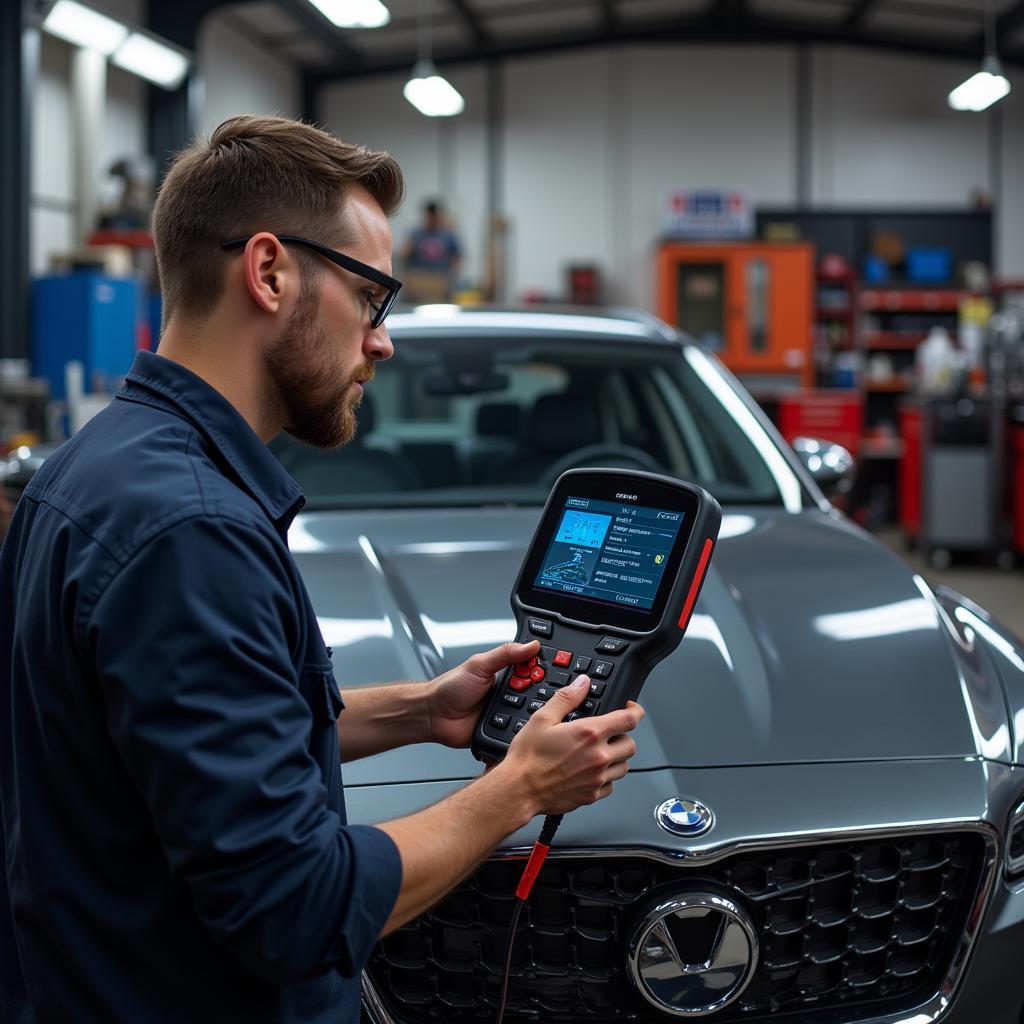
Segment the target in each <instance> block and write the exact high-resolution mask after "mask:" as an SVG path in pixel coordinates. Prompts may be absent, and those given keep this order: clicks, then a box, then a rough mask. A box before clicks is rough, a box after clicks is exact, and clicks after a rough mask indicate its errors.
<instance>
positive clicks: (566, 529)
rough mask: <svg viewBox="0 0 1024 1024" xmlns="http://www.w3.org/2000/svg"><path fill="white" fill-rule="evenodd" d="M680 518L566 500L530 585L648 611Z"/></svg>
mask: <svg viewBox="0 0 1024 1024" xmlns="http://www.w3.org/2000/svg"><path fill="white" fill-rule="evenodd" d="M684 518H685V513H684V512H681V511H678V510H676V511H670V510H667V509H660V508H647V507H645V506H643V505H629V504H622V503H619V502H612V501H601V500H598V499H595V498H585V497H579V496H570V497H568V498H567V499H566V502H565V507H564V508H563V509H562V513H561V517H560V519H559V521H558V526H557V528H556V530H555V534H554V536H553V537H552V539H551V543H550V544H549V545H548V549H547V551H546V552H545V555H544V558H543V559H542V561H541V564H540V571H539V572H538V573H537V576H536V578H535V579H534V581H533V585H534V587H536V588H538V589H541V590H552V591H558V592H560V593H563V594H566V595H574V594H575V595H579V596H580V597H584V598H589V599H591V600H594V601H602V602H606V603H608V604H614V605H619V606H627V607H632V608H637V609H645V610H646V609H650V608H651V606H652V605H653V604H654V601H655V598H656V596H657V594H658V587H659V586H660V585H661V582H662V578H663V577H664V574H665V569H666V568H667V567H668V564H669V556H670V555H671V553H672V547H673V545H674V544H675V542H676V539H677V538H678V536H679V530H680V527H681V526H682V525H683V520H684Z"/></svg>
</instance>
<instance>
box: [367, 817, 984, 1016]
mask: <svg viewBox="0 0 1024 1024" xmlns="http://www.w3.org/2000/svg"><path fill="white" fill-rule="evenodd" d="M984 852H985V851H984V840H983V839H982V838H981V836H979V835H976V834H973V833H947V834H937V835H926V836H913V837H905V838H890V839H885V840H872V841H865V842H857V843H845V844H843V845H834V844H833V845H822V846H817V847H800V848H788V849H778V850H772V851H768V852H757V853H745V854H738V855H735V856H732V857H728V858H725V859H723V860H720V861H717V862H716V863H713V864H708V865H703V866H702V865H692V864H689V865H688V864H665V863H663V862H661V861H659V860H653V859H648V858H644V857H640V856H621V857H620V856H616V855H614V854H609V856H608V857H607V858H590V857H586V858H585V857H580V858H574V857H572V856H567V857H558V858H551V859H549V860H548V862H547V864H545V866H544V868H543V870H542V872H541V874H540V877H539V879H538V881H537V883H536V885H535V886H534V889H533V893H532V895H531V897H530V901H529V903H528V904H527V905H526V907H525V908H524V910H523V914H522V917H521V918H520V923H519V927H518V930H517V935H516V943H515V948H514V951H513V961H512V964H513V966H512V980H511V984H510V986H509V999H508V1007H507V1009H506V1014H505V1020H506V1021H508V1022H510V1024H512V1022H516V1021H537V1020H541V1019H543V1020H544V1021H545V1022H550V1024H558V1022H564V1024H568V1022H576V1021H587V1022H608V1024H611V1022H612V1021H621V1020H624V1019H625V1020H630V1021H635V1022H643V1024H656V1022H657V1024H664V1021H665V1020H666V1017H665V1015H664V1014H663V1013H661V1012H659V1011H658V1010H656V1009H655V1008H654V1007H652V1006H651V1004H649V1003H648V1002H646V1001H645V1000H644V999H643V998H642V997H641V996H640V995H639V993H638V992H637V991H636V988H635V986H634V984H633V982H632V980H631V979H630V975H629V968H628V964H627V952H626V947H627V945H628V942H629V939H630V937H631V936H632V934H633V931H634V929H635V928H636V926H637V924H638V919H639V917H640V916H641V911H642V909H643V908H644V907H645V906H649V904H650V900H651V898H652V896H657V895H660V894H661V892H662V891H664V893H665V894H671V893H672V892H673V891H678V890H679V889H681V888H686V887H688V888H692V887H693V886H694V885H697V886H698V887H699V886H700V884H702V883H703V884H709V883H710V884H712V885H713V886H715V887H716V888H718V889H722V888H724V889H726V890H728V891H729V892H730V893H731V894H732V895H733V897H734V898H735V899H736V900H737V901H738V902H739V903H741V904H742V905H743V906H744V907H745V908H746V910H747V912H748V913H749V914H750V916H751V918H752V920H753V921H754V924H755V927H756V929H757V933H758V941H759V943H760V957H759V961H758V966H757V971H756V973H755V976H754V978H753V980H752V982H751V983H750V986H749V987H748V988H747V989H746V991H745V992H744V993H743V995H742V997H741V998H740V1000H739V1001H737V1002H736V1003H733V1004H732V1005H731V1006H729V1007H728V1008H726V1009H725V1010H723V1011H721V1012H720V1013H718V1014H716V1015H715V1016H714V1018H713V1019H714V1020H715V1022H716V1024H719V1022H721V1024H725V1022H727V1021H743V1022H754V1021H761V1020H767V1018H768V1017H769V1016H771V1017H772V1019H773V1020H774V1021H778V1020H779V1019H780V1018H779V1015H780V1014H781V1015H783V1018H782V1019H785V1017H786V1015H790V1014H791V1015H792V1016H793V1018H794V1019H800V1018H801V1015H802V1014H803V1013H806V1012H807V1011H808V1010H811V1009H813V1010H814V1011H815V1014H816V1015H818V1014H825V1013H828V1014H829V1019H834V1020H855V1019H858V1018H861V1017H870V1016H874V1015H876V1014H881V1013H888V1012H898V1011H900V1010H903V1009H910V1008H912V1007H914V1006H916V1005H919V1004H920V1003H922V1002H924V1001H925V1000H927V999H929V998H930V997H932V996H933V995H934V994H935V993H936V991H937V990H938V989H939V988H940V986H941V983H942V980H943V978H944V977H945V976H946V974H947V972H948V970H949V967H950V963H951V961H952V959H953V956H954V953H955V951H956V948H957V946H958V944H959V942H960V939H961V937H962V935H963V931H964V928H965V926H966V921H967V915H968V914H969V912H970V910H971V906H972V903H973V902H974V900H975V897H976V895H977V893H978V888H979V884H980V880H981V872H982V868H983V863H984ZM522 868H523V862H522V861H519V860H517V861H510V860H494V861H488V862H486V863H485V864H483V865H482V866H481V867H480V869H479V870H478V871H477V872H476V873H475V874H474V875H472V876H471V877H470V878H469V879H467V881H466V882H464V883H463V884H462V885H461V886H459V888H457V889H456V890H454V891H453V892H452V893H451V894H450V895H449V896H448V897H447V898H446V899H445V900H444V901H443V902H442V903H440V904H438V905H437V906H436V907H434V908H433V909H432V910H431V911H429V912H428V913H427V914H425V915H423V916H422V917H420V918H418V919H417V920H415V921H413V922H411V923H410V924H408V925H406V926H405V927H403V928H401V929H399V930H397V931H396V932H394V933H392V934H391V935H389V936H388V937H387V938H385V939H384V940H383V941H382V942H381V943H380V944H378V946H377V949H376V950H375V952H374V955H373V957H372V958H371V961H370V964H369V966H368V972H369V975H370V978H371V980H372V982H373V984H374V987H375V988H376V990H377V994H378V996H379V997H380V999H381V1000H382V1002H383V1003H384V1005H385V1007H386V1008H387V1010H388V1012H389V1013H390V1015H391V1016H392V1018H393V1019H394V1020H396V1021H401V1022H403V1024H416V1022H427V1021H431V1022H436V1021H452V1022H457V1021H481V1020H486V1019H489V1018H490V1019H493V1016H494V1012H495V1009H496V1007H497V998H498V995H499V986H500V978H501V971H502V968H503V962H504V955H505V946H506V941H507V935H508V925H509V922H510V920H511V915H512V909H513V906H514V896H513V891H514V889H515V886H516V883H517V882H518V880H519V876H520V874H521V873H522ZM654 890H658V892H657V893H655V892H653V891H654Z"/></svg>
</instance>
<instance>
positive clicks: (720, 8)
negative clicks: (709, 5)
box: [711, 0, 747, 25]
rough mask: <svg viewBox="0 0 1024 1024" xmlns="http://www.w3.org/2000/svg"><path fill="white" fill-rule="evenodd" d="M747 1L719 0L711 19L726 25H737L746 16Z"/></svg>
mask: <svg viewBox="0 0 1024 1024" xmlns="http://www.w3.org/2000/svg"><path fill="white" fill-rule="evenodd" d="M746 9H747V0H718V2H717V3H716V4H715V6H714V8H713V10H712V13H711V17H712V18H713V19H714V20H715V21H717V22H719V23H721V24H725V25H737V24H739V23H740V22H742V21H743V19H744V17H745V16H746V13H747V11H746Z"/></svg>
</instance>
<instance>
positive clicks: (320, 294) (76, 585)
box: [0, 117, 643, 1024]
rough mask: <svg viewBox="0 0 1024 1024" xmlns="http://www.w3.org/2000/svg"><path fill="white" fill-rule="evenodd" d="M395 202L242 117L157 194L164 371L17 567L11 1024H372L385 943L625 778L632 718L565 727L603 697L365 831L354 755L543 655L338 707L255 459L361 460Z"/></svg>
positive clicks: (377, 175)
mask: <svg viewBox="0 0 1024 1024" xmlns="http://www.w3.org/2000/svg"><path fill="white" fill-rule="evenodd" d="M402 189H403V185H402V176H401V172H400V170H399V168H398V166H397V165H396V164H395V162H394V160H393V159H392V158H391V157H390V156H388V155H387V154H385V153H375V152H371V151H368V150H366V149H363V148H360V147H357V146H352V145H347V144H344V143H342V142H340V141H338V140H337V139H335V138H334V137H332V136H330V135H328V134H326V133H325V132H322V131H320V130H319V129H316V128H313V127H310V126H308V125H304V124H301V123H299V122H295V121H289V120H286V119H282V118H251V117H239V118H234V119H232V120H230V121H227V122H225V123H224V124H222V125H221V126H220V127H219V128H218V129H216V131H215V132H214V133H213V135H212V137H211V138H210V140H209V141H208V142H203V141H197V142H196V143H195V144H194V145H192V146H191V147H190V148H189V149H187V150H185V151H184V152H183V153H182V154H181V155H180V156H179V157H178V159H177V160H176V162H175V164H174V166H173V168H172V170H171V171H170V173H169V174H168V177H167V179H166V181H165V183H164V185H163V188H162V190H161V193H160V197H159V200H158V203H157V206H156V210H155V214H154V233H155V241H156V253H157V260H158V268H159V274H160V280H161V286H162V293H163V297H164V329H163V332H162V337H161V341H160V346H159V349H158V352H157V353H149V352H142V353H139V355H138V357H137V359H136V361H135V363H134V365H133V368H132V370H131V372H130V374H129V375H128V378H127V381H126V383H125V386H124V388H123V389H122V391H121V392H120V393H119V395H118V396H117V397H116V399H115V400H114V401H113V402H112V403H111V405H110V406H109V407H108V408H107V409H106V410H104V411H103V412H102V413H100V414H99V415H98V416H97V417H95V418H94V419H93V420H92V421H91V422H90V423H89V424H87V425H86V427H85V428H84V429H83V430H82V431H80V432H79V433H78V434H77V435H76V436H75V437H74V438H72V439H71V440H70V441H69V442H67V444H65V445H63V446H62V447H61V448H60V449H59V450H58V452H57V453H56V454H55V455H53V456H52V457H51V458H50V459H48V460H47V462H46V464H45V466H44V467H43V469H42V470H41V471H40V472H39V473H38V474H37V476H36V477H35V479H34V480H33V481H32V483H31V485H30V486H29V487H28V489H27V491H26V493H25V495H24V498H23V500H22V501H21V502H20V504H19V505H18V508H17V510H16V512H15V515H14V519H13V521H12V524H11V528H10V532H9V535H8V538H7V540H6V542H5V545H4V548H3V553H2V556H0V602H2V607H3V615H2V624H0V657H2V659H3V663H4V665H5V668H6V678H7V683H6V684H5V690H6V692H5V693H4V694H3V699H2V700H0V748H2V754H0V758H2V762H0V775H2V780H0V797H2V812H3V839H4V843H3V847H2V849H3V856H4V869H5V870H4V871H3V872H2V873H0V894H2V899H0V904H2V906H0V1018H2V1019H3V1020H4V1021H5V1022H19V1024H20V1022H25V1021H62V1022H63V1021H68V1020H73V1021H93V1020H95V1021H105V1022H107V1021H119V1022H120V1021H123V1022H131V1024H138V1022H142V1021H144V1022H146V1024H154V1022H160V1021H168V1022H172V1021H173V1022H181V1021H198V1020H232V1021H239V1020H245V1021H246V1022H248V1024H253V1022H262V1021H331V1022H334V1024H338V1022H350V1024H354V1022H356V1021H357V1020H358V1017H359V995H360V993H359V974H360V971H361V969H362V967H363V965H364V964H365V962H366V960H367V958H368V957H369V955H370V952H371V949H372V947H373V945H374V943H375V942H376V941H377V940H378V938H379V937H380V936H381V935H382V934H386V933H387V932H389V931H391V930H392V929H394V928H397V927H399V926H400V925H402V924H403V923H404V922H406V921H409V920H410V919H412V918H414V917H416V916H417V915H418V914H420V913H422V912H423V911H424V910H425V909H427V908H428V907H429V906H431V905H432V904H433V903H435V902H436V901H437V900H438V899H439V898H440V897H441V896H443V895H444V893H446V892H447V891H448V890H450V889H451V888H452V887H453V886H454V885H456V884H457V883H458V882H459V881H460V880H461V879H462V878H463V877H464V876H465V875H466V874H468V873H469V872H470V871H471V870H472V869H473V868H474V867H475V866H476V865H477V864H478V863H479V862H480V861H481V860H482V859H483V858H484V857H486V856H487V855H488V853H489V852H490V851H491V850H492V849H493V848H494V847H495V846H496V845H497V844H498V843H499V842H501V840H502V839H504V838H505V837H506V836H508V835H509V834H510V833H512V832H513V831H514V830H516V829H517V828H520V827H522V826H524V825H525V824H526V823H527V822H529V821H530V820H531V819H532V818H533V817H534V816H535V815H538V814H542V813H558V812H564V811H568V810H571V809H572V808H575V807H577V806H579V805H581V804H585V803H590V802H593V801H594V800H596V799H598V798H600V797H603V796H606V795H607V794H608V793H609V792H610V791H611V788H612V784H613V782H615V781H616V780H617V779H620V778H622V776H623V775H625V773H626V771H627V768H628V759H629V758H630V756H631V755H632V754H633V753H634V750H635V746H634V742H633V740H632V739H631V738H630V737H629V736H628V735H626V734H627V733H628V732H629V731H630V730H632V729H633V728H634V727H635V726H636V724H637V722H638V721H639V720H640V718H641V717H642V715H643V711H642V710H641V709H640V708H639V707H638V706H637V705H630V706H629V707H627V708H625V709H623V710H620V711H616V712H614V713H612V714H608V715H604V716H601V717H598V718H595V719H581V720H579V721H575V722H571V723H564V722H562V718H563V717H564V716H565V715H566V714H567V713H568V712H569V711H571V710H572V709H573V708H574V707H576V706H577V705H578V704H579V703H580V702H581V701H582V699H583V697H584V696H585V695H586V693H587V692H588V680H587V678H586V677H585V676H584V677H581V681H580V684H579V685H577V686H575V687H571V686H570V687H566V688H565V689H563V690H561V691H560V692H559V693H558V694H557V695H556V696H554V697H553V698H552V699H551V701H550V703H549V704H548V706H547V707H546V708H545V709H544V710H542V711H539V712H538V713H537V714H536V715H534V716H533V718H532V720H531V721H530V722H529V724H528V725H527V726H526V728H524V729H523V730H522V732H521V733H520V734H519V736H518V737H517V739H516V742H515V743H514V744H513V745H512V748H511V750H510V752H509V755H508V757H507V759H506V760H505V761H503V762H502V763H501V764H499V765H497V766H495V767H494V768H493V769H492V770H490V771H489V772H486V773H484V774H483V775H482V776H480V777H479V778H478V779H476V780H475V781H473V782H472V783H470V784H469V785H467V786H466V787H465V788H463V789H461V790H459V791H457V792H455V793H454V794H452V795H451V796H449V797H448V798H447V799H445V800H443V801H442V802H440V803H438V804H436V805H434V806H432V807H429V808H427V809H425V810H422V811H419V812H417V813H415V814H412V815H410V816H408V817H406V818H402V819H399V820H395V821H389V822H385V823H383V824H381V825H378V826H376V827H371V826H365V825H348V824H346V819H345V804H344V798H343V794H342V778H341V761H342V760H343V759H344V760H352V759H355V758H359V757H365V756H367V755H369V754H374V753H377V752H378V751H383V750H387V749H389V748H394V747H398V746H401V745H403V744H409V743H420V742H427V741H432V742H438V743H443V744H447V745H449V746H452V747H466V746H468V745H469V742H470V738H471V733H472V728H473V725H474V723H475V720H476V717H477V715H478V714H479V711H480V709H481V707H482V704H483V701H484V698H485V696H486V694H487V692H488V690H489V688H490V687H491V686H492V684H493V681H494V676H495V673H496V672H498V671H500V670H502V669H503V668H505V667H506V666H508V665H509V664H511V663H513V662H518V661H521V660H524V659H525V658H527V657H530V656H532V655H533V654H534V653H535V652H536V650H537V645H536V644H535V643H533V644H527V645H516V644H506V645H504V646H502V647H498V648H495V649H494V650H491V651H488V652H486V653H481V654H477V655H474V656H473V657H472V658H470V659H469V660H468V661H466V662H465V663H463V664H462V665H460V666H458V667H457V668H454V669H452V670H451V671H449V672H447V673H445V674H444V675H442V676H439V677H438V678H437V679H434V680H432V681H429V682H419V683H404V684H396V685H391V686H382V687H370V688H366V689H359V690H353V691H346V693H345V698H344V704H343V702H342V699H341V696H340V695H339V693H338V690H337V687H336V683H335V679H334V675H333V672H332V669H331V664H330V661H329V658H330V652H329V651H328V650H327V648H325V646H324V643H323V639H322V637H321V635H320V632H319V628H318V625H317V620H316V617H315V615H314V612H313V608H312V606H311V604H310V601H309V598H308V596H307V594H306V591H305V588H304V587H303V584H302V581H301V579H300V577H299V574H298V571H297V568H296V565H295V563H294V561H293V560H292V557H291V555H290V553H289V551H288V547H287V541H286V534H287V530H288V527H289V524H290V523H291V522H292V519H293V518H294V516H295V515H296V513H297V512H298V511H299V509H300V508H301V507H302V505H303V498H302V496H301V494H300V493H299V489H298V486H297V484H296V483H295V482H294V481H293V480H292V479H291V478H290V477H289V476H288V475H287V473H286V472H285V471H284V470H283V469H282V468H281V466H280V465H279V464H278V463H277V461H276V460H275V459H274V458H273V456H272V455H271V454H270V453H269V452H268V451H267V449H266V447H265V443H266V442H267V441H269V440H270V439H271V438H272V437H274V436H275V435H276V434H277V433H279V432H280V431H281V430H286V431H288V432H289V433H291V434H293V435H294V436H295V437H297V438H299V439H301V440H302V441H306V442H309V443H311V444H314V445H317V446H320V447H323V448H331V447H336V446H338V445H341V444H344V443H345V442H347V441H349V440H350V439H351V438H352V436H353V433H354V431H355V422H356V421H355V410H356V407H357V406H358V404H359V401H360V396H361V395H362V392H363V387H364V386H365V385H367V384H368V382H369V381H370V380H372V378H373V374H374V364H375V363H376V362H377V361H378V360H380V359H386V358H388V357H389V356H390V355H391V354H392V351H393V349H392V345H391V340H390V338H389V337H388V333H387V329H386V327H385V326H384V324H383V318H384V316H385V315H386V314H387V312H388V310H389V308H390V305H391V303H392V301H393V298H394V294H395V292H396V290H397V287H398V282H397V281H394V279H392V278H391V277H390V267H391V244H392V243H391V232H390V228H389V225H388V219H387V217H388V215H389V214H390V213H392V212H393V210H394V208H395V207H396V205H397V204H398V202H399V200H400V197H401V194H402ZM299 239H305V240H309V241H300V240H299ZM225 243H230V244H225ZM310 243H312V244H310ZM325 247H326V248H325ZM337 250H341V252H340V253H339V252H338V251H337ZM339 586H344V580H339ZM339 668H340V670H341V671H342V672H343V671H344V666H339ZM343 707H344V711H343V712H342V708H343ZM339 712H341V713H340V715H339Z"/></svg>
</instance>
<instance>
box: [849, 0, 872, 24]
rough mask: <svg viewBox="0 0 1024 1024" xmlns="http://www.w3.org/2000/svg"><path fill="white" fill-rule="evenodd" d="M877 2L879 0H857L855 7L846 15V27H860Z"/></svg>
mask: <svg viewBox="0 0 1024 1024" xmlns="http://www.w3.org/2000/svg"><path fill="white" fill-rule="evenodd" d="M877 3H878V0H857V2H856V3H855V4H854V5H853V7H852V8H850V13H849V14H848V15H847V16H846V20H845V22H844V25H845V27H846V28H847V29H848V30H852V29H858V28H860V27H861V25H862V24H863V23H864V19H865V18H866V17H867V16H868V13H869V12H870V10H871V8H872V7H874V6H875V5H876V4H877Z"/></svg>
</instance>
